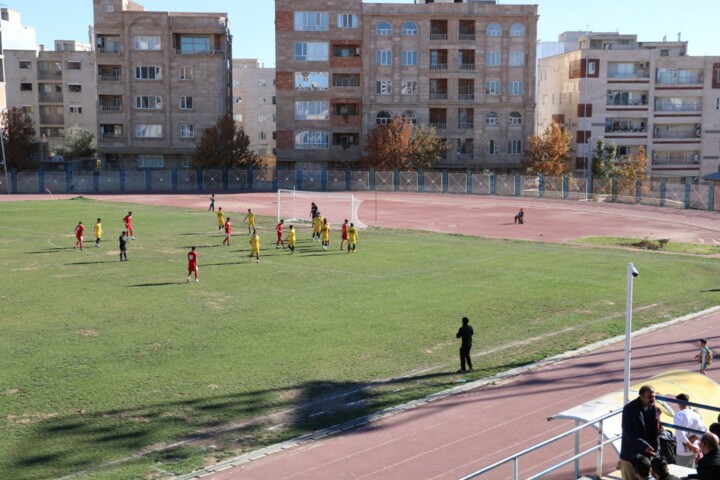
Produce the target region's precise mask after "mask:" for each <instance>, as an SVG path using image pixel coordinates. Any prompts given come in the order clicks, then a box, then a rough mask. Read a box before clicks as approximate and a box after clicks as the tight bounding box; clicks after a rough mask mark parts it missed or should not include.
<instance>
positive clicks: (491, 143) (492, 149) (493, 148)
mask: <svg viewBox="0 0 720 480" xmlns="http://www.w3.org/2000/svg"><path fill="white" fill-rule="evenodd" d="M487 153H488V155H497V154H498V153H500V151H499V149H498V142H497V140H495V139H490V140H488V143H487Z"/></svg>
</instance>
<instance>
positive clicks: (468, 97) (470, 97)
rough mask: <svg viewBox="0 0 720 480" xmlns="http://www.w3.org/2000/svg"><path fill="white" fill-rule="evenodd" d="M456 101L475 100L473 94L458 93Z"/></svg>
mask: <svg viewBox="0 0 720 480" xmlns="http://www.w3.org/2000/svg"><path fill="white" fill-rule="evenodd" d="M458 100H460V101H462V102H467V101H469V100H475V94H474V93H460V94H458Z"/></svg>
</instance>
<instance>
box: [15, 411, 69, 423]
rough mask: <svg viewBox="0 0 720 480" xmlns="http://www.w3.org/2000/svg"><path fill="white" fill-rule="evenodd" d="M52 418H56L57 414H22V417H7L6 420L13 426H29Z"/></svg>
mask: <svg viewBox="0 0 720 480" xmlns="http://www.w3.org/2000/svg"><path fill="white" fill-rule="evenodd" d="M53 417H57V413H23V414H22V415H8V416H7V420H8V422H9V423H13V424H15V425H30V424H32V423H38V422H41V421H43V420H47V419H48V418H53Z"/></svg>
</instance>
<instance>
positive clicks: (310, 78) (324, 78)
mask: <svg viewBox="0 0 720 480" xmlns="http://www.w3.org/2000/svg"><path fill="white" fill-rule="evenodd" d="M327 89H328V73H327V72H296V73H295V90H327Z"/></svg>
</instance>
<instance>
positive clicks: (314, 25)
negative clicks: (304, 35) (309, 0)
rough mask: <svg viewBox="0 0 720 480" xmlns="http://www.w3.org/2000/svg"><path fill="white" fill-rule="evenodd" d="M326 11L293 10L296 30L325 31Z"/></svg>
mask: <svg viewBox="0 0 720 480" xmlns="http://www.w3.org/2000/svg"><path fill="white" fill-rule="evenodd" d="M328 29H329V24H328V14H327V12H295V31H296V32H327V31H328Z"/></svg>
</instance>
